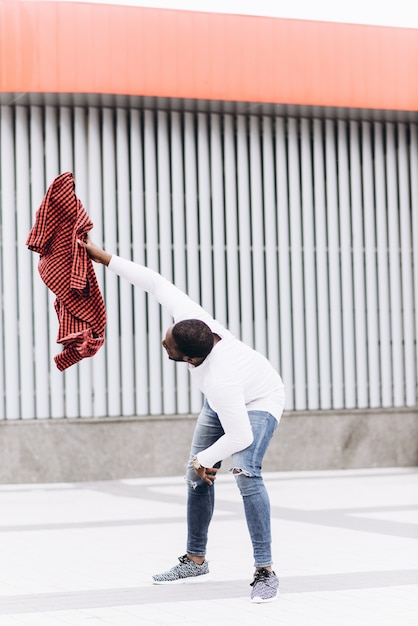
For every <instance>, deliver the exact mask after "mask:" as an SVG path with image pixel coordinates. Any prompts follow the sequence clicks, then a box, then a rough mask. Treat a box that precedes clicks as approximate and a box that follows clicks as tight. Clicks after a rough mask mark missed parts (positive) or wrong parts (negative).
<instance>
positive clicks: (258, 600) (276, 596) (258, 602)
mask: <svg viewBox="0 0 418 626" xmlns="http://www.w3.org/2000/svg"><path fill="white" fill-rule="evenodd" d="M278 597H279V594H278V593H277V594H276V595H275V596H274V598H267V599H266V600H264V599H263V598H260V597H255V598H250V602H252V603H253V604H266V602H274V601H275V600H277V598H278Z"/></svg>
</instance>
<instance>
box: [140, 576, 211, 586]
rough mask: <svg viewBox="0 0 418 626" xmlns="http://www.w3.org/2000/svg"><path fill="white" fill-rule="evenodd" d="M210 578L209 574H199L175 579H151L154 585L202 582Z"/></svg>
mask: <svg viewBox="0 0 418 626" xmlns="http://www.w3.org/2000/svg"><path fill="white" fill-rule="evenodd" d="M209 578H210V574H200V576H189V577H188V578H177V580H154V579H153V580H152V582H153V583H154V585H194V584H197V583H204V582H205V581H206V580H208V579H209Z"/></svg>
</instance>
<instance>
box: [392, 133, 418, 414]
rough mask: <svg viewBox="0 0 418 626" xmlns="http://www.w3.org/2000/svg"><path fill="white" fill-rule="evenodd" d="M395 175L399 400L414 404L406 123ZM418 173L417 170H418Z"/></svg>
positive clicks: (410, 404) (414, 371)
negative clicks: (401, 372)
mask: <svg viewBox="0 0 418 626" xmlns="http://www.w3.org/2000/svg"><path fill="white" fill-rule="evenodd" d="M397 130H398V177H399V222H400V225H399V229H400V248H401V258H400V269H401V278H400V283H401V289H402V340H403V353H404V368H405V369H404V371H405V377H404V378H405V380H404V385H405V397H402V399H401V402H402V403H403V402H405V403H406V405H407V406H413V405H414V403H415V400H416V384H417V369H416V363H415V350H414V340H415V337H414V298H413V279H412V267H413V266H412V238H411V208H410V207H411V205H410V189H409V184H408V183H409V175H408V161H409V159H408V142H407V128H406V125H405V124H398V128H397ZM417 173H418V172H417Z"/></svg>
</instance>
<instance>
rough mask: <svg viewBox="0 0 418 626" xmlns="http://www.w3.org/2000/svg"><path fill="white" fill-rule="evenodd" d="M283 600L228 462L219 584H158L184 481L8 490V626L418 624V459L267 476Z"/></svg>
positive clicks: (3, 508) (174, 539)
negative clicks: (253, 594) (257, 596)
mask: <svg viewBox="0 0 418 626" xmlns="http://www.w3.org/2000/svg"><path fill="white" fill-rule="evenodd" d="M265 480H266V484H267V487H268V490H269V493H270V497H271V504H272V518H273V537H274V546H273V547H274V555H275V564H274V568H275V571H276V573H277V574H278V576H279V578H280V590H281V592H280V597H279V599H278V600H277V602H274V603H271V604H265V605H253V604H250V602H249V593H250V587H249V582H250V581H251V579H252V572H253V567H252V556H251V546H250V541H249V537H248V532H247V528H246V525H245V520H244V515H243V510H242V503H241V501H240V496H239V493H238V490H237V488H236V486H235V481H234V478H233V477H232V476H231V475H229V474H228V473H227V472H226V471H224V470H222V471H221V472H220V473H219V475H218V479H217V484H216V510H215V516H214V519H213V523H212V527H211V534H210V542H209V547H208V559H209V561H210V571H211V580H210V581H209V582H206V583H202V584H198V585H197V584H196V585H175V586H156V585H153V584H152V582H151V575H152V574H153V573H156V572H159V571H162V570H165V569H168V568H169V567H171V566H172V565H174V564H175V562H176V560H177V556H179V555H181V554H183V553H184V552H185V544H184V537H185V521H184V516H185V485H184V482H183V479H182V477H167V478H152V479H151V478H150V479H144V478H142V479H129V480H115V481H103V482H90V483H65V484H42V485H0V545H1V550H0V626H35V625H36V626H38V625H39V626H64V625H65V624H66V625H73V626H78V625H80V626H82V625H86V626H90V625H92V626H93V625H102V626H106V625H114V626H174V625H175V624H182V625H184V626H192V625H193V626H194V625H196V624H197V625H198V626H209V625H210V626H213V625H214V624H216V625H217V626H250V625H251V626H254V625H255V624H256V623H262V622H266V623H277V624H280V625H282V626H327V625H329V626H331V625H332V626H346V625H347V626H351V625H353V626H371V625H379V626H412V625H414V626H416V625H417V624H418V542H417V539H418V468H402V469H398V468H386V469H371V470H370V469H368V470H346V471H327V472H280V473H267V474H266V475H265Z"/></svg>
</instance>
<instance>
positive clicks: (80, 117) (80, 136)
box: [74, 107, 93, 417]
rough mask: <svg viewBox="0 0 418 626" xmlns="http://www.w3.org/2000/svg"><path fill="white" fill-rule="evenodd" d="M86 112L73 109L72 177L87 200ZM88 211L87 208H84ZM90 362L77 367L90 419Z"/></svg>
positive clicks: (82, 403)
mask: <svg viewBox="0 0 418 626" xmlns="http://www.w3.org/2000/svg"><path fill="white" fill-rule="evenodd" d="M87 162H88V160H87V111H86V109H84V108H82V107H75V109H74V177H75V180H76V191H77V195H78V197H79V198H83V202H84V204H85V203H86V200H85V199H87V190H88V170H87ZM83 206H84V205H83ZM85 208H87V209H88V207H85ZM91 367H92V361H91V359H83V360H82V361H81V362H80V364H79V366H78V374H79V383H78V385H79V396H80V408H79V415H80V416H81V417H90V416H91V415H92V413H93V403H92V389H93V385H92V372H91Z"/></svg>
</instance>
